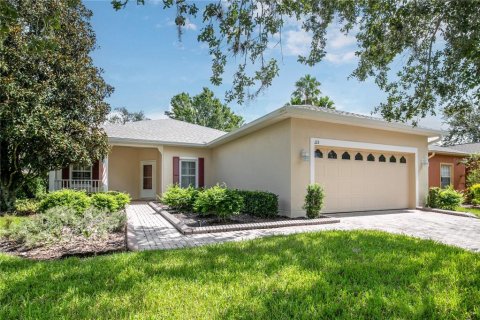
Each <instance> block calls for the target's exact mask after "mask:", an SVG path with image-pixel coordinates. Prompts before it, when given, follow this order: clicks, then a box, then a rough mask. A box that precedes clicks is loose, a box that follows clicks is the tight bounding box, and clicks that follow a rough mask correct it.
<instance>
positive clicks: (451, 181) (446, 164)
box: [440, 162, 454, 188]
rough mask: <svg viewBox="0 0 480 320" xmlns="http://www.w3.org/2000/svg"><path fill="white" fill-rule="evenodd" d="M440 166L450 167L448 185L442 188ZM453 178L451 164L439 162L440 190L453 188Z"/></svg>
mask: <svg viewBox="0 0 480 320" xmlns="http://www.w3.org/2000/svg"><path fill="white" fill-rule="evenodd" d="M442 166H448V167H450V177H449V178H450V183H449V184H448V185H446V186H442ZM453 177H454V174H453V163H443V162H441V163H440V188H446V187H448V186H453Z"/></svg>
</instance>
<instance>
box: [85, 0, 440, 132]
mask: <svg viewBox="0 0 480 320" xmlns="http://www.w3.org/2000/svg"><path fill="white" fill-rule="evenodd" d="M132 1H133V0H132ZM147 1H148V0H147ZM133 2H135V1H133ZM84 3H85V5H86V6H87V7H88V8H89V9H90V10H92V11H93V17H92V20H91V23H92V26H93V29H94V31H95V33H96V36H97V45H98V47H99V48H98V49H97V50H95V51H94V52H93V54H92V56H93V59H94V63H95V64H96V65H97V66H98V67H101V68H102V69H103V70H104V74H103V76H104V78H105V80H106V81H107V82H108V83H109V84H110V85H112V86H114V87H115V92H114V93H113V94H112V96H111V97H110V98H109V99H108V101H109V103H110V104H111V106H112V108H115V107H121V106H125V107H127V108H128V109H129V110H131V111H138V110H143V111H145V113H146V114H147V116H148V117H150V118H152V119H155V118H159V117H162V115H163V114H164V112H165V111H166V110H168V109H169V102H170V99H171V98H172V96H174V95H175V94H178V93H180V92H188V93H190V94H191V95H194V94H197V93H199V92H200V91H201V90H202V87H209V88H210V89H212V90H213V91H214V92H215V93H216V95H217V96H218V97H220V98H222V99H223V97H224V93H225V91H226V90H228V89H229V88H230V86H231V81H232V77H231V74H232V72H233V69H234V65H235V64H233V63H232V65H229V66H227V73H226V74H225V77H224V83H223V85H221V86H219V87H216V86H213V85H212V84H211V83H210V80H209V79H210V76H211V69H210V67H211V60H210V56H209V54H208V49H207V48H206V47H205V45H202V44H200V43H198V42H197V40H196V39H197V35H198V33H199V30H200V27H201V22H200V21H198V20H194V21H189V22H188V23H187V27H186V28H185V30H184V34H183V36H182V41H181V42H179V41H178V37H177V30H176V27H175V25H174V23H173V19H174V15H175V11H174V10H172V9H170V10H163V6H162V5H161V1H158V0H157V1H152V2H148V3H147V5H145V6H137V5H136V4H134V3H132V4H129V5H128V6H127V7H126V8H125V9H123V10H120V11H115V10H113V9H112V6H111V4H110V1H109V0H108V1H101V0H100V1H88V0H86V1H84ZM200 5H201V4H200ZM328 40H329V41H328V45H327V52H328V54H327V56H326V57H325V59H324V61H322V62H321V63H320V64H318V65H316V66H314V67H307V66H304V65H302V64H300V63H298V62H297V61H296V60H297V56H298V54H304V53H306V52H308V48H309V42H310V38H309V36H308V34H306V33H304V32H302V31H300V29H299V28H298V23H296V22H295V21H291V22H289V23H287V26H286V29H285V30H284V32H283V38H282V43H283V46H282V52H283V61H280V62H279V63H280V76H279V77H278V78H276V79H275V80H274V82H273V85H272V86H271V87H270V88H269V89H268V90H267V91H265V92H264V93H263V94H261V95H260V96H259V97H258V98H257V99H255V100H254V101H251V102H249V103H248V104H245V105H242V106H240V105H237V104H235V103H231V104H229V106H230V107H231V108H232V109H233V110H234V111H235V112H236V113H238V114H240V115H242V116H243V117H244V118H245V119H246V120H247V121H251V120H254V119H256V118H258V117H259V116H262V115H264V114H266V113H268V112H270V111H272V110H275V109H277V108H279V107H281V106H283V105H284V104H285V103H286V102H287V101H289V99H290V94H291V93H292V91H293V90H294V83H295V81H296V80H298V79H299V78H300V77H301V76H303V75H305V74H311V75H313V76H315V77H316V78H317V79H318V80H319V81H320V82H321V83H322V86H321V90H322V93H323V94H325V95H328V96H330V98H332V100H333V101H334V102H335V104H336V107H337V109H340V110H345V111H350V112H356V113H362V114H370V113H371V112H372V111H373V109H374V107H375V106H376V105H378V103H379V102H380V101H382V99H384V98H385V94H384V93H383V92H382V91H380V90H379V89H378V88H377V87H376V85H375V84H374V83H373V82H372V81H371V80H368V81H366V82H359V81H357V80H355V79H350V80H348V79H347V78H348V76H349V74H350V73H351V72H352V70H353V69H354V67H355V66H356V58H355V55H354V51H355V38H354V37H353V36H345V35H343V34H342V33H341V32H340V31H339V30H338V29H337V28H335V27H332V28H331V30H330V32H329V34H328ZM268 54H269V55H271V56H275V57H280V49H279V48H278V46H277V47H276V48H271V49H269V52H268ZM440 122H441V121H440V120H439V119H436V118H429V119H426V120H425V121H422V122H421V124H422V125H425V126H429V127H437V128H438V127H439V126H440Z"/></svg>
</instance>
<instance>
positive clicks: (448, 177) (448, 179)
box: [440, 164, 452, 188]
mask: <svg viewBox="0 0 480 320" xmlns="http://www.w3.org/2000/svg"><path fill="white" fill-rule="evenodd" d="M451 184H452V165H451V164H442V165H440V186H441V187H442V188H445V187H448V186H449V185H451Z"/></svg>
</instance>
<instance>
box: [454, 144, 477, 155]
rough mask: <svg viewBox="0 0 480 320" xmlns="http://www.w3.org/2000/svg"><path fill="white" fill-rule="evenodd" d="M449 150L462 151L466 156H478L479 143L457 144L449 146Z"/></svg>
mask: <svg viewBox="0 0 480 320" xmlns="http://www.w3.org/2000/svg"><path fill="white" fill-rule="evenodd" d="M450 148H452V149H455V150H458V151H462V152H465V153H468V154H474V153H479V154H480V142H477V143H465V144H457V145H456V146H451V147H450Z"/></svg>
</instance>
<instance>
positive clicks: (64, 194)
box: [39, 189, 91, 214]
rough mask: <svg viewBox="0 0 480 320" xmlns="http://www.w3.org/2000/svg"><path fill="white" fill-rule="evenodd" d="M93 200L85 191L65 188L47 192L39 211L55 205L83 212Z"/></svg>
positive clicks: (78, 212) (44, 210)
mask: <svg viewBox="0 0 480 320" xmlns="http://www.w3.org/2000/svg"><path fill="white" fill-rule="evenodd" d="M90 204H91V200H90V198H89V197H88V195H87V194H86V193H85V192H84V191H76V190H69V189H63V190H59V191H54V192H51V193H49V194H47V195H46V196H45V197H44V198H43V199H42V201H41V202H40V206H39V211H40V212H46V211H47V210H48V209H51V208H54V207H66V208H72V209H74V210H75V212H77V214H82V213H84V212H85V210H87V208H88V207H89V206H90Z"/></svg>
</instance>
